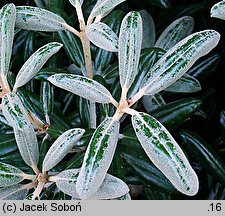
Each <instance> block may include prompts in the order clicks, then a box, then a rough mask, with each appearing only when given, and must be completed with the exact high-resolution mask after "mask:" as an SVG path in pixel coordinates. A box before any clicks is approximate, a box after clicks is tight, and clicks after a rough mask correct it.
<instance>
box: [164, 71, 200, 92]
mask: <svg viewBox="0 0 225 216" xmlns="http://www.w3.org/2000/svg"><path fill="white" fill-rule="evenodd" d="M200 90H201V84H200V82H199V81H198V80H197V79H196V78H194V77H192V76H190V75H188V74H184V75H183V76H182V77H181V78H180V79H178V80H177V81H176V82H175V83H173V84H172V85H170V86H169V87H167V88H166V89H164V91H168V92H180V93H192V92H197V91H200Z"/></svg>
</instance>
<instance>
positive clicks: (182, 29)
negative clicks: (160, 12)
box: [155, 16, 194, 50]
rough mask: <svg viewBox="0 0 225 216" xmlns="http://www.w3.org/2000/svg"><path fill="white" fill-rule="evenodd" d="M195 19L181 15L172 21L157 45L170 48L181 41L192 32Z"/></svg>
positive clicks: (166, 48)
mask: <svg viewBox="0 0 225 216" xmlns="http://www.w3.org/2000/svg"><path fill="white" fill-rule="evenodd" d="M193 27H194V19H193V18H192V17H190V16H184V17H181V18H179V19H177V20H175V21H174V22H172V23H171V24H170V25H169V26H168V27H167V28H166V29H165V30H164V31H163V33H162V34H161V35H160V36H159V38H158V40H157V41H156V43H155V47H159V48H162V49H164V50H169V49H170V48H171V47H173V46H174V45H175V44H177V43H178V42H179V41H181V40H182V39H184V38H185V37H187V36H188V35H190V34H191V33H192V30H193Z"/></svg>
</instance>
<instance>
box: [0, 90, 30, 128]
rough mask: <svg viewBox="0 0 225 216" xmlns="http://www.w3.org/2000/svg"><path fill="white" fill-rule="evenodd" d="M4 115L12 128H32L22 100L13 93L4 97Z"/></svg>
mask: <svg viewBox="0 0 225 216" xmlns="http://www.w3.org/2000/svg"><path fill="white" fill-rule="evenodd" d="M2 113H3V115H4V116H5V118H6V120H7V121H8V122H9V123H10V125H11V126H12V127H15V128H18V129H20V130H26V129H27V128H29V127H31V123H30V120H29V118H28V116H27V113H26V110H25V108H24V106H23V104H22V102H21V100H20V98H19V97H18V96H17V95H16V94H15V93H13V92H10V93H7V94H5V95H4V96H3V99H2Z"/></svg>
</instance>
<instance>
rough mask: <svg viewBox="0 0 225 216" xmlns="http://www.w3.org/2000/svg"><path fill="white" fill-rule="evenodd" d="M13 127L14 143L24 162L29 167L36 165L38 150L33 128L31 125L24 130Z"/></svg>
mask: <svg viewBox="0 0 225 216" xmlns="http://www.w3.org/2000/svg"><path fill="white" fill-rule="evenodd" d="M13 129H14V135H15V139H16V143H17V146H18V149H19V151H20V154H21V156H22V158H23V160H24V162H25V163H26V164H27V165H28V166H30V167H33V166H34V165H37V164H38V159H39V150H38V142H37V137H36V134H35V132H34V129H33V128H32V127H27V128H26V130H20V129H18V128H13Z"/></svg>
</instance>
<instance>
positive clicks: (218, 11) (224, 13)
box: [211, 0, 225, 20]
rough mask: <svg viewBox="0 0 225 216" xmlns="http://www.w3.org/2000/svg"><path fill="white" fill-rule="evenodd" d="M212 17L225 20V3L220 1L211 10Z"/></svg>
mask: <svg viewBox="0 0 225 216" xmlns="http://www.w3.org/2000/svg"><path fill="white" fill-rule="evenodd" d="M211 17H216V18H219V19H222V20H225V1H224V0H223V1H220V2H218V3H216V4H215V5H213V7H212V8H211Z"/></svg>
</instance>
